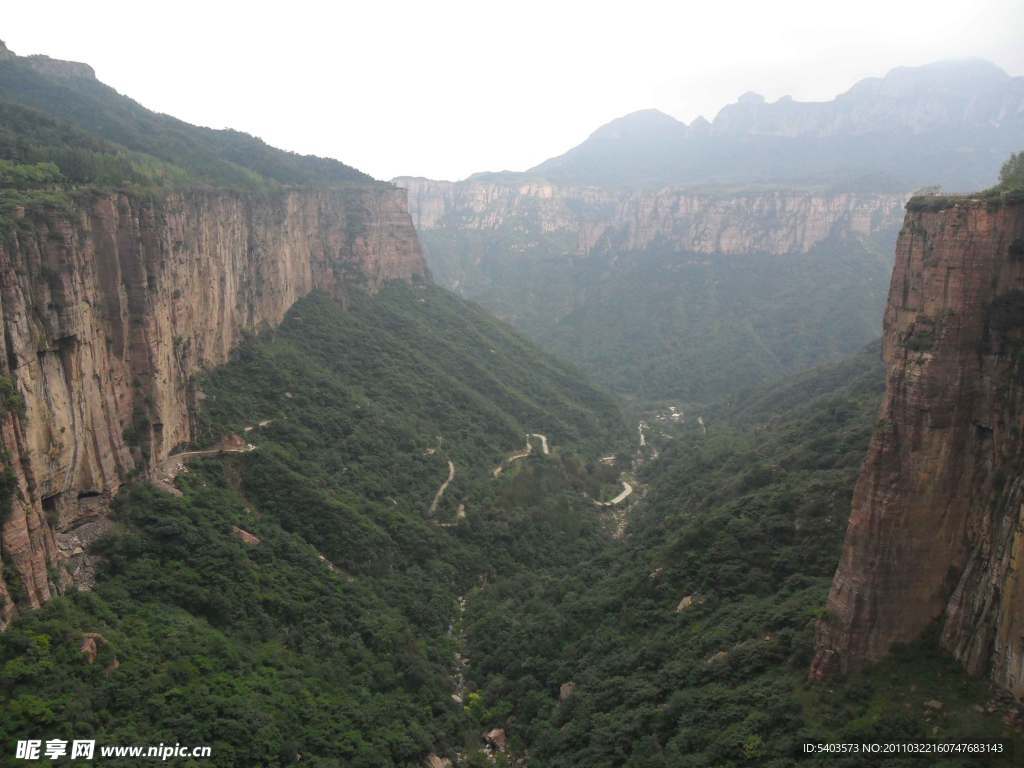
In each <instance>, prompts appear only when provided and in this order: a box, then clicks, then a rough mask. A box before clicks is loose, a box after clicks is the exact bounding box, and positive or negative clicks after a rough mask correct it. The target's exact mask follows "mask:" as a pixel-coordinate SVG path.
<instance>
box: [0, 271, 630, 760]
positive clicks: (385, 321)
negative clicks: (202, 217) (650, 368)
mask: <svg viewBox="0 0 1024 768" xmlns="http://www.w3.org/2000/svg"><path fill="white" fill-rule="evenodd" d="M200 387H201V391H202V397H201V400H202V403H203V406H202V409H201V412H200V416H201V419H202V422H203V432H204V434H205V435H207V436H208V441H209V443H211V444H212V443H213V442H215V441H219V440H220V439H221V438H222V437H224V436H225V435H226V434H228V433H238V434H241V435H244V438H245V440H246V441H249V442H251V444H253V445H255V446H256V447H255V449H254V450H251V451H248V452H245V451H243V452H241V453H236V454H225V455H224V456H222V457H219V458H208V459H201V460H194V461H192V462H191V463H189V467H188V469H187V471H185V472H182V473H181V474H180V475H179V477H178V480H177V483H178V485H179V486H180V488H181V491H182V495H181V496H180V497H175V496H174V495H171V494H169V493H167V492H164V491H157V490H154V489H153V488H151V487H150V486H149V485H147V484H145V483H143V482H142V481H141V480H140V481H139V482H137V483H136V484H135V485H134V486H133V487H131V488H130V489H128V490H125V491H123V492H122V493H121V494H120V495H119V496H118V498H117V500H116V503H115V507H114V520H115V526H116V528H115V532H114V534H113V535H112V536H110V537H108V538H106V539H103V540H101V541H100V542H99V543H98V544H97V552H98V553H99V554H101V555H102V558H103V565H102V566H101V572H100V574H99V577H98V581H97V583H96V586H95V589H94V590H93V591H91V592H73V593H71V594H69V595H67V596H65V597H62V598H58V599H56V600H54V601H53V602H52V603H50V604H49V605H47V606H46V607H44V608H43V609H41V610H39V611H37V612H29V613H27V614H26V615H24V616H23V617H22V618H21V619H20V620H19V621H18V622H16V623H15V625H14V626H13V627H12V628H11V629H10V630H9V631H7V632H6V633H3V634H0V700H2V704H0V708H2V710H3V711H4V713H5V716H4V717H3V718H0V740H2V741H3V742H4V743H9V742H10V740H11V739H14V738H16V737H17V736H21V737H22V738H24V737H25V736H26V734H29V733H44V732H45V733H46V734H52V735H58V734H62V735H71V734H76V735H86V734H88V735H90V737H91V736H93V735H95V738H97V739H98V740H99V741H100V742H101V743H149V742H154V741H158V740H159V738H165V739H171V740H172V741H173V740H174V739H179V740H183V739H185V738H187V739H188V740H190V741H191V742H194V743H196V744H207V743H208V744H211V745H212V746H213V750H214V755H215V759H216V764H217V765H225V766H228V765H237V766H251V765H254V764H259V765H291V764H294V763H296V762H297V761H299V760H300V759H301V760H302V764H303V765H339V764H340V765H349V766H365V768H371V767H372V768H377V767H378V766H389V765H413V764H418V763H419V762H420V761H421V760H422V759H423V758H424V756H425V755H426V754H427V753H429V752H432V751H434V752H440V753H445V752H448V753H453V752H455V751H460V752H461V751H467V752H472V751H474V750H476V749H477V748H478V747H479V746H480V733H479V731H478V729H477V728H476V725H475V723H474V722H473V721H472V720H469V719H467V715H466V713H465V712H464V711H463V707H462V706H461V705H460V704H458V703H456V702H453V700H452V694H453V692H455V690H456V683H455V682H454V679H453V673H454V670H455V663H454V654H455V651H456V646H457V637H456V636H455V635H454V634H453V632H452V629H451V627H452V624H453V623H454V622H456V621H457V601H456V597H457V595H459V594H462V593H463V592H465V591H466V590H467V589H469V588H470V587H471V586H472V585H473V584H476V583H479V580H480V579H481V578H482V577H483V578H487V577H488V576H489V575H491V574H492V573H494V572H495V571H497V570H500V569H501V568H503V567H505V563H506V562H507V560H508V558H509V557H510V556H514V554H511V553H510V550H511V548H503V549H498V548H497V547H498V546H499V545H500V544H501V542H503V540H505V539H507V538H508V537H510V536H511V537H512V538H513V539H514V540H515V541H516V542H517V545H516V546H519V547H521V548H523V550H524V551H525V552H526V553H527V554H528V555H529V556H531V557H533V558H535V559H536V560H537V561H541V560H543V559H545V558H547V557H551V556H553V554H554V553H556V552H557V551H558V548H559V547H560V546H563V545H568V544H569V543H572V545H573V546H584V542H585V541H587V540H589V541H591V542H594V541H597V540H599V538H600V532H599V530H598V529H597V527H596V526H594V525H588V522H589V519H592V517H593V514H592V510H593V507H592V505H591V503H590V502H589V501H587V500H586V499H584V497H583V496H582V495H581V493H580V491H586V490H588V489H589V490H591V491H592V492H593V493H598V492H599V491H600V479H599V478H598V477H597V475H596V473H595V471H594V469H593V465H591V464H589V459H590V458H592V457H593V456H594V455H595V453H596V452H597V451H598V450H600V451H602V452H603V451H607V450H614V449H615V448H616V446H617V445H619V444H621V443H622V442H623V440H624V438H625V430H624V428H623V427H622V424H621V421H620V418H619V416H618V413H617V409H616V407H615V404H614V403H613V402H612V401H611V400H610V399H609V398H607V397H606V396H604V395H602V394H601V393H599V392H597V391H596V390H594V389H593V388H592V387H590V386H589V385H587V384H585V383H583V382H582V381H581V380H580V379H579V378H578V376H577V375H576V374H575V373H574V372H573V371H572V370H571V369H570V368H568V367H566V366H564V365H562V364H560V363H558V362H556V361H554V360H553V359H552V358H550V357H548V356H546V355H544V354H542V353H540V352H538V351H537V350H536V349H535V348H533V347H532V346H531V345H530V344H529V343H527V342H525V341H524V340H523V339H522V338H521V337H519V336H517V335H516V334H515V333H513V332H511V331H510V330H509V329H507V328H506V327H504V326H503V325H501V324H500V323H497V322H496V321H494V320H492V319H490V318H489V317H487V316H486V315H485V314H484V313H483V312H482V311H480V310H479V309H477V308H476V307H474V306H472V305H469V304H466V303H465V302H462V301H460V300H458V299H456V298H454V297H452V296H451V295H449V294H447V293H446V292H444V291H442V290H441V289H437V288H433V287H427V286H420V287H412V286H409V285H405V284H395V285H392V286H389V287H388V288H386V289H385V290H384V291H383V292H382V293H381V294H380V295H378V296H376V297H373V298H371V297H369V296H366V295H354V296H352V297H351V300H350V305H349V307H348V308H347V311H346V310H343V309H342V307H341V306H340V305H338V304H337V303H335V302H334V301H332V300H330V299H327V298H326V297H323V296H317V295H313V296H311V297H309V298H307V299H305V300H303V301H301V302H299V303H298V304H297V305H296V306H295V307H294V309H293V310H292V311H291V313H290V314H289V316H288V318H287V320H286V322H285V323H284V324H283V325H282V326H281V328H280V329H279V330H278V331H276V332H268V333H266V334H264V335H262V336H260V337H256V338H252V339H251V340H250V341H248V342H246V343H245V344H244V345H243V346H242V347H241V349H239V350H238V353H237V356H236V359H235V361H234V362H232V363H230V364H228V365H227V366H224V367H223V368H221V369H218V370H217V371H214V372H213V373H211V375H210V376H209V377H208V378H207V379H206V380H205V381H203V382H201V384H200ZM247 428H248V431H245V430H246V429H247ZM528 431H529V432H537V433H542V434H544V435H545V436H547V437H548V439H549V441H550V445H551V448H552V454H551V455H550V456H546V457H545V456H536V457H531V458H528V459H526V460H524V461H523V462H521V463H520V466H517V467H516V469H515V471H512V470H510V471H508V472H506V473H505V474H504V475H502V476H501V477H500V478H494V477H493V476H492V470H493V468H494V466H495V465H497V464H498V463H499V462H500V461H501V460H502V458H503V457H504V456H506V455H507V454H509V453H511V452H513V451H515V450H517V449H520V448H521V447H522V444H523V439H524V438H523V436H524V434H525V433H526V432H528ZM448 461H451V462H452V463H453V465H454V469H455V477H454V479H453V480H452V482H451V484H450V486H449V487H448V488H447V490H446V491H445V494H444V496H443V498H442V499H441V503H440V504H438V505H437V508H436V510H434V511H433V512H431V506H432V505H431V502H432V499H433V498H434V497H435V494H436V493H437V491H438V488H439V486H441V484H442V481H444V479H445V477H446V475H447V474H448ZM172 464H173V461H172ZM588 467H589V468H588ZM540 476H543V481H542V482H536V479H537V478H538V477H540ZM458 507H461V514H457V508H458ZM584 513H586V514H584ZM442 523H443V524H442ZM591 546H597V545H596V544H592V545H591ZM518 561H519V562H526V561H527V560H526V555H524V556H523V557H522V558H520V559H519V560H518ZM89 638H92V639H91V643H92V646H93V648H94V649H95V652H96V653H95V660H91V659H90V658H89V655H88V654H83V652H82V651H81V650H80V649H81V647H82V645H83V641H84V640H87V639H89ZM5 759H6V758H5Z"/></svg>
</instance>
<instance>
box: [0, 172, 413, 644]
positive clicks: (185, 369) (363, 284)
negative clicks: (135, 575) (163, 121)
mask: <svg viewBox="0 0 1024 768" xmlns="http://www.w3.org/2000/svg"><path fill="white" fill-rule="evenodd" d="M16 215H17V216H18V219H17V221H16V226H14V227H13V228H12V229H11V231H10V232H9V233H8V234H7V235H6V236H5V237H4V238H2V239H0V351H2V355H0V375H2V376H3V377H4V378H5V380H6V382H7V383H8V384H11V383H13V385H14V386H15V388H16V391H17V393H18V396H19V397H20V400H21V401H22V407H20V408H19V407H17V405H18V404H17V403H14V402H13V401H12V403H13V404H8V405H7V406H0V430H2V435H3V451H4V454H5V455H4V456H2V457H0V463H2V464H3V465H6V467H5V470H6V474H7V477H8V478H10V479H11V481H12V482H13V484H14V492H13V498H12V500H11V505H10V511H9V513H8V515H7V517H6V520H4V521H3V526H2V546H0V559H2V563H3V570H2V572H0V573H2V578H0V627H2V626H3V625H5V624H6V622H8V621H9V620H10V618H11V616H12V614H13V612H14V610H15V604H16V603H19V604H22V603H23V604H25V605H28V606H32V607H36V606H39V605H40V604H42V603H43V602H45V601H47V600H48V599H49V598H50V597H51V596H52V595H53V594H54V593H59V592H61V591H62V590H64V589H65V588H67V587H68V586H69V585H71V584H73V583H75V582H76V581H78V582H79V583H81V584H84V585H86V586H87V585H88V582H89V579H90V578H91V574H90V572H89V567H88V563H87V560H88V558H85V557H84V556H83V550H84V547H85V546H87V545H88V543H89V542H90V541H91V540H92V539H93V538H95V536H97V535H98V534H99V533H100V532H101V531H102V527H103V525H104V522H105V517H104V515H103V512H104V510H105V508H106V505H107V502H108V501H109V498H110V496H111V495H112V494H113V493H115V492H116V491H117V490H118V488H119V486H120V485H121V484H122V483H123V482H124V481H125V480H126V479H127V478H128V477H129V475H131V474H132V473H134V472H143V473H145V472H148V471H149V470H151V469H152V468H153V467H154V465H155V464H156V463H157V462H159V461H160V460H161V459H163V458H165V457H166V456H167V455H168V454H169V453H170V452H171V451H172V449H174V448H175V447H176V446H179V445H181V444H183V443H187V442H189V441H190V440H191V438H192V428H193V425H192V408H191V405H192V402H191V400H192V397H193V392H192V389H191V387H190V381H191V379H192V377H193V375H194V374H195V373H196V372H197V371H200V370H202V369H204V368H207V367H209V366H213V365H218V364H221V363H223V362H225V361H226V360H227V359H228V356H229V354H230V352H231V350H232V349H233V348H234V347H235V345H236V344H237V343H238V342H239V340H240V338H241V337H242V335H243V334H245V333H248V332H254V331H258V330H260V329H261V328H264V327H270V326H274V325H276V324H278V323H279V322H280V321H281V320H282V318H283V317H284V315H285V313H286V312H287V310H288V309H289V307H291V306H292V304H293V303H294V302H295V301H296V300H298V299H299V298H301V297H302V296H304V295H305V294H307V293H309V292H310V291H312V290H314V289H319V290H324V291H327V292H330V293H332V294H334V295H336V296H338V297H339V298H344V293H345V291H346V290H349V289H354V288H356V287H359V288H365V289H368V290H371V291H373V290H375V289H377V288H378V287H379V286H380V285H381V284H382V283H383V282H385V281H387V280H390V279H412V278H417V277H426V276H427V274H428V273H427V269H426V265H425V262H424V260H423V256H422V253H421V250H420V246H419V242H418V240H417V237H416V234H415V231H414V230H413V227H412V223H411V221H410V218H409V215H408V212H407V209H406V205H405V195H404V193H403V192H402V191H401V190H397V189H395V188H393V187H389V186H385V185H365V186H358V187H357V186H353V187H352V188H348V189H338V190H318V191H287V192H278V193H268V194H267V195H264V196H256V195H238V194H232V193H224V192H188V193H181V194H178V193H175V194H170V195H168V196H166V197H164V198H162V199H158V200H142V199H138V198H134V197H131V196H128V195H125V194H111V195H102V196H95V197H93V198H92V199H90V200H88V201H83V202H80V203H78V204H76V205H75V206H74V207H73V210H71V211H69V212H63V213H56V212H48V213H40V212H29V213H28V214H26V213H25V212H24V211H18V212H17V213H16ZM9 484H10V483H9ZM15 598H16V599H15Z"/></svg>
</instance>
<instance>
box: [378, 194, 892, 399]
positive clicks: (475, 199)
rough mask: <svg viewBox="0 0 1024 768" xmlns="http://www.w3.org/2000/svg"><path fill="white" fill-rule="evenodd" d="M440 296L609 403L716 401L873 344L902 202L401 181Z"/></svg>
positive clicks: (870, 197) (885, 197)
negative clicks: (607, 396)
mask: <svg viewBox="0 0 1024 768" xmlns="http://www.w3.org/2000/svg"><path fill="white" fill-rule="evenodd" d="M395 183H396V184H398V185H399V186H401V187H404V188H405V189H407V190H408V194H409V209H410V213H411V215H412V217H413V222H414V223H415V225H416V228H417V231H418V232H419V234H420V237H421V240H422V241H423V244H424V249H425V251H426V257H427V260H428V263H429V264H430V268H431V271H432V273H433V275H434V277H435V279H436V280H437V281H438V283H439V284H441V285H443V286H445V287H447V288H449V289H451V290H454V291H456V292H458V293H459V294H461V295H462V296H464V297H466V298H469V299H472V300H474V301H478V302H480V303H481V304H482V305H483V306H485V307H486V308H487V309H489V310H490V311H492V312H494V313H495V314H496V315H498V316H499V317H500V318H501V319H503V320H506V321H507V322H510V323H512V324H513V325H515V326H516V327H518V328H519V329H520V330H522V331H523V332H525V333H526V334H527V335H528V336H529V337H530V338H531V339H532V340H533V341H535V342H536V343H538V344H539V345H541V346H542V347H546V348H547V349H548V350H550V351H552V352H554V353H556V354H558V355H561V356H563V357H565V358H567V359H569V360H571V361H572V362H574V363H576V364H577V365H579V366H580V367H581V368H582V369H583V370H584V371H585V372H587V373H588V374H590V375H591V376H593V377H594V379H595V380H596V381H598V382H600V383H601V384H603V385H604V386H606V387H608V388H610V389H613V390H615V391H619V392H622V393H628V394H637V395H640V396H643V397H647V398H663V397H668V398H676V399H681V400H682V401H684V402H687V401H688V402H708V401H710V400H711V399H716V398H718V397H721V396H722V395H723V394H724V393H730V392H733V391H736V390H737V389H738V388H741V387H742V386H746V385H751V384H758V383H762V382H765V381H767V380H769V379H770V378H771V377H773V376H778V375H784V374H786V373H789V372H792V371H795V370H799V369H801V368H806V367H808V366H810V365H814V364H816V363H818V362H823V361H825V360H831V359H837V357H838V356H841V355H844V354H851V353H853V352H855V351H856V350H857V349H859V348H860V347H861V346H862V345H863V344H865V343H867V342H868V341H870V340H871V339H872V338H874V337H876V336H877V327H878V318H879V317H880V316H881V312H882V307H883V304H884V299H885V287H886V286H887V284H888V278H889V270H890V268H891V264H892V248H893V245H894V243H895V240H896V233H897V231H898V229H899V225H900V222H901V221H902V216H903V205H904V203H905V202H906V199H907V195H905V194H901V193H883V192H877V193H867V192H862V193H854V192H837V191H828V190H812V189H725V188H720V189H710V188H704V189H700V188H690V187H658V188H623V187H609V186H604V187H602V186H588V185H580V184H563V183H554V182H551V181H546V180H543V179H532V180H526V179H522V178H518V177H514V176H511V175H480V176H476V177H471V178H469V179H467V180H465V181H462V182H442V181H430V180H426V179H412V178H399V179H396V180H395Z"/></svg>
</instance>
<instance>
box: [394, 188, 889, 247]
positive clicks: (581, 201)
mask: <svg viewBox="0 0 1024 768" xmlns="http://www.w3.org/2000/svg"><path fill="white" fill-rule="evenodd" d="M395 183H396V184H398V185H399V186H400V187H404V188H405V189H407V190H408V192H409V212H410V214H411V215H412V217H413V222H414V223H415V225H416V228H417V230H419V231H421V232H423V231H430V230H436V229H442V228H449V229H460V230H478V231H487V230H497V229H500V228H502V227H505V226H519V227H522V228H526V229H530V230H533V231H536V232H538V233H545V234H550V233H553V232H559V231H567V232H571V233H572V234H573V237H574V239H575V240H576V253H577V254H580V255H585V254H587V253H589V252H590V251H591V250H592V249H594V248H595V247H598V246H599V245H601V244H603V243H607V242H614V243H615V245H616V247H617V248H618V249H619V250H622V251H631V250H641V249H643V248H645V247H647V246H649V245H651V244H652V243H654V242H655V241H656V240H663V241H664V242H666V243H667V244H669V245H671V246H672V247H675V248H676V249H677V250H679V251H685V252H689V253H700V254H724V255H746V254H754V253H767V254H771V255H781V254H791V253H807V252H808V251H810V250H811V248H813V247H814V246H815V245H817V244H818V243H820V242H822V241H823V240H825V239H826V238H828V237H829V236H830V235H833V234H835V233H837V231H842V232H843V233H846V234H852V235H859V236H864V237H866V236H869V235H872V234H874V233H875V232H878V231H879V230H882V229H885V228H888V227H893V226H894V224H895V225H898V222H899V219H900V217H901V216H902V213H903V205H904V204H905V203H906V196H905V195H900V194H854V193H836V194H828V193H817V192H801V191H793V190H785V191H755V192H737V193H735V194H730V193H726V192H698V191H693V190H688V189H685V188H673V187H664V188H660V189H626V188H612V187H586V186H572V185H559V184H552V183H550V182H546V181H540V180H538V181H526V182H508V183H505V182H500V181H490V180H477V179H472V178H471V179H468V180H466V181H462V182H447V181H431V180H428V179H418V178H399V179H395Z"/></svg>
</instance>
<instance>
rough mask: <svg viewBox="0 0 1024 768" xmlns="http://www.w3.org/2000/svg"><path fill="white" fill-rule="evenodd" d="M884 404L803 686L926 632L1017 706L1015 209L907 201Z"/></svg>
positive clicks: (1023, 329) (1022, 688) (1023, 340)
mask: <svg viewBox="0 0 1024 768" xmlns="http://www.w3.org/2000/svg"><path fill="white" fill-rule="evenodd" d="M884 327H885V332H884V356H885V362H886V366H887V382H886V395H885V399H884V401H883V405H882V408H881V413H880V417H879V422H878V426H877V428H876V431H875V434H874V437H873V439H872V442H871V446H870V449H869V453H868V457H867V459H866V461H865V464H864V467H863V470H862V472H861V475H860V478H859V480H858V483H857V486H856V490H855V493H854V499H853V510H852V515H851V517H850V523H849V528H848V530H847V534H846V540H845V544H844V548H843V554H842V559H841V562H840V564H839V568H838V570H837V572H836V575H835V580H834V582H833V584H832V590H831V594H830V595H829V600H828V613H827V616H826V617H825V618H824V619H823V620H822V621H821V622H819V626H818V633H817V655H816V658H815V660H814V664H813V667H812V670H811V674H812V676H814V677H819V678H820V677H824V676H826V675H828V674H830V673H832V672H835V671H838V672H846V671H850V670H856V669H857V668H859V667H861V666H862V665H863V664H864V663H865V662H868V661H872V660H875V659H878V658H880V657H882V656H884V655H885V654H886V653H887V652H888V650H889V649H890V648H891V646H892V645H893V643H898V642H907V641H911V640H914V639H916V638H918V637H920V636H921V634H922V633H923V632H924V631H925V630H926V629H927V628H929V627H930V626H931V625H932V624H933V623H935V622H937V623H938V625H939V627H940V631H941V643H942V645H943V646H944V647H945V648H946V649H948V650H949V651H950V652H951V653H953V654H954V655H955V656H956V657H957V658H958V659H960V660H961V661H962V662H963V663H964V665H965V666H966V668H967V669H968V670H969V671H970V672H972V673H975V674H983V673H987V674H990V675H991V677H992V679H993V680H994V681H995V682H996V683H997V684H998V685H1000V686H1002V687H1004V688H1006V689H1008V690H1009V691H1011V692H1012V693H1013V694H1014V695H1016V696H1017V697H1022V696H1024V441H1022V439H1021V434H1022V429H1024V205H1022V204H1020V203H1017V204H1010V203H1007V204H1003V205H999V204H997V203H990V202H985V201H982V200H970V199H960V200H956V201H955V202H949V203H947V204H945V206H943V205H936V204H932V205H929V204H928V199H927V198H925V199H923V200H922V201H914V202H912V203H911V205H910V206H909V207H908V214H907V217H906V220H905V223H904V226H903V230H902V232H901V234H900V237H899V241H898V244H897V248H896V263H895V268H894V271H893V276H892V283H891V287H890V292H889V300H888V305H887V308H886V311H885V326H884Z"/></svg>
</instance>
